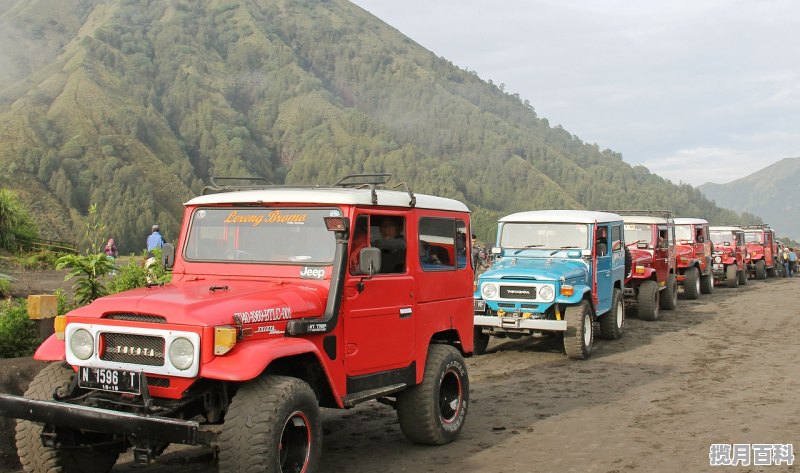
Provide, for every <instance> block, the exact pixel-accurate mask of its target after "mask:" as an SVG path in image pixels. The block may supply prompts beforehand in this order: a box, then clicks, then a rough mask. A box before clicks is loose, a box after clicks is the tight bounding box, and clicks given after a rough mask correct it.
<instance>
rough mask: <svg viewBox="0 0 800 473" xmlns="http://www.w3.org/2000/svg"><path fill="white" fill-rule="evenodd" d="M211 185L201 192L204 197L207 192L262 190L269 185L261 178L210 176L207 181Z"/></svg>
mask: <svg viewBox="0 0 800 473" xmlns="http://www.w3.org/2000/svg"><path fill="white" fill-rule="evenodd" d="M209 180H210V181H211V185H208V186H204V187H203V190H202V192H201V194H202V195H205V194H206V193H207V192H209V191H211V192H226V191H240V190H248V189H263V188H265V187H268V186H269V185H270V184H269V183H268V182H267V180H266V179H264V178H263V177H234V176H211V178H210V179H209ZM222 181H249V182H263V184H261V185H257V184H222Z"/></svg>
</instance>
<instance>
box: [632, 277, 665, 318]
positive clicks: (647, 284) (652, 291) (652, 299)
mask: <svg viewBox="0 0 800 473" xmlns="http://www.w3.org/2000/svg"><path fill="white" fill-rule="evenodd" d="M660 298H661V295H660V291H659V290H658V283H656V282H655V281H651V280H647V281H642V283H641V284H640V285H639V294H637V296H636V312H637V313H638V314H639V318H640V319H641V320H647V321H649V322H652V321H654V320H658V312H659V308H660V307H661V305H660V303H659V299H660Z"/></svg>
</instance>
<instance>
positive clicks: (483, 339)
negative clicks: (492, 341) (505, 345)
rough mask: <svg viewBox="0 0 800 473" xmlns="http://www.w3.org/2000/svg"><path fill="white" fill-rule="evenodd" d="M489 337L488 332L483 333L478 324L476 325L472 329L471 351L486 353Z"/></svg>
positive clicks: (477, 353) (479, 353) (478, 353)
mask: <svg viewBox="0 0 800 473" xmlns="http://www.w3.org/2000/svg"><path fill="white" fill-rule="evenodd" d="M489 337H490V335H489V334H487V333H483V330H481V328H480V326H478V325H476V326H475V327H474V329H473V342H474V348H473V353H475V354H476V355H483V354H484V353H486V349H487V348H488V347H489Z"/></svg>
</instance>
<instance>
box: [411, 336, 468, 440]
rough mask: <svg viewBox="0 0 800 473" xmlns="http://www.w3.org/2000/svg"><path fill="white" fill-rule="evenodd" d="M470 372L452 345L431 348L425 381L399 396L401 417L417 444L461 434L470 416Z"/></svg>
mask: <svg viewBox="0 0 800 473" xmlns="http://www.w3.org/2000/svg"><path fill="white" fill-rule="evenodd" d="M468 404H469V375H468V374H467V365H466V364H465V363H464V358H462V357H461V353H459V351H458V350H456V349H455V348H454V347H452V346H450V345H431V346H430V347H428V360H427V361H426V362H425V374H424V377H423V378H422V382H421V383H420V384H418V385H416V386H412V387H411V388H409V389H407V390H405V391H402V392H400V393H399V394H398V395H397V419H398V420H399V421H400V429H401V430H402V431H403V435H405V436H406V438H407V439H408V440H410V441H412V442H414V443H421V444H425V445H444V444H446V443H449V442H452V441H453V440H455V439H456V437H458V434H459V433H460V432H461V429H462V427H464V420H465V419H466V417H467V405H468Z"/></svg>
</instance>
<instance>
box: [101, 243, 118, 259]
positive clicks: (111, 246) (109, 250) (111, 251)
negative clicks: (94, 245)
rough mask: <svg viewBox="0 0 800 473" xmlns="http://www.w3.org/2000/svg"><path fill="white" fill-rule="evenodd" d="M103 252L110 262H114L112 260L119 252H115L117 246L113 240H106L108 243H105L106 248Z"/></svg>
mask: <svg viewBox="0 0 800 473" xmlns="http://www.w3.org/2000/svg"><path fill="white" fill-rule="evenodd" d="M103 252H104V253H105V254H106V256H108V258H109V259H110V260H111V261H114V259H116V257H117V255H118V254H119V252H118V251H117V244H116V243H114V239H113V238H109V239H108V243H106V247H105V248H103Z"/></svg>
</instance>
